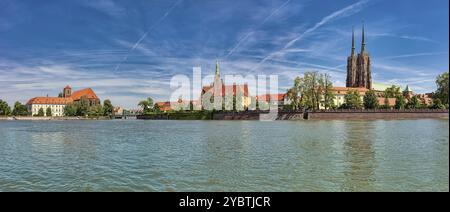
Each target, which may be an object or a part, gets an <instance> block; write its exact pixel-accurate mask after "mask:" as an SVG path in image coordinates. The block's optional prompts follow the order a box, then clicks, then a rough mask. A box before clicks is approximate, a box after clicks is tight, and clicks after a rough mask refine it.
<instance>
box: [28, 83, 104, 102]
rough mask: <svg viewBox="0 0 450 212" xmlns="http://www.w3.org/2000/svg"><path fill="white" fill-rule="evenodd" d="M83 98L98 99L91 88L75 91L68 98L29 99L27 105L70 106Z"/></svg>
mask: <svg viewBox="0 0 450 212" xmlns="http://www.w3.org/2000/svg"><path fill="white" fill-rule="evenodd" d="M66 88H70V86H66ZM83 96H85V97H86V98H88V99H96V100H98V99H99V98H98V97H97V95H96V94H95V92H94V91H93V90H92V89H91V88H86V89H83V90H79V91H75V92H74V93H72V95H71V96H70V97H67V98H64V97H35V98H32V99H30V100H29V101H28V102H27V105H31V104H49V105H50V104H70V103H72V102H74V101H78V100H80V99H81V97H83Z"/></svg>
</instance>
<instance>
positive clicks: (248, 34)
mask: <svg viewBox="0 0 450 212" xmlns="http://www.w3.org/2000/svg"><path fill="white" fill-rule="evenodd" d="M290 1H291V0H287V1H286V2H284V3H283V4H282V5H281V6H280V7H278V8H277V9H276V10H274V11H273V12H272V13H270V15H269V16H267V17H266V18H265V19H264V20H263V21H262V22H261V23H260V24H258V25H257V26H256V27H255V28H254V29H256V28H259V27H261V26H262V25H264V24H265V23H266V22H267V21H268V20H269V19H270V18H272V16H273V15H275V14H276V13H277V12H278V11H279V10H281V9H283V7H285V6H286V5H287V4H288V3H289V2H290ZM253 33H254V30H252V31H250V32H248V33H247V34H246V35H245V36H244V37H242V38H241V39H240V40H239V41H238V43H237V44H236V45H235V46H234V47H233V48H232V49H231V50H230V51H229V52H228V54H227V55H226V56H225V59H226V58H228V57H229V56H231V55H232V54H233V53H234V51H235V50H236V49H237V48H239V46H240V45H241V43H242V42H243V41H245V40H247V38H248V37H250V36H251V35H252V34H253Z"/></svg>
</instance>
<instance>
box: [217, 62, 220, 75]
mask: <svg viewBox="0 0 450 212" xmlns="http://www.w3.org/2000/svg"><path fill="white" fill-rule="evenodd" d="M216 77H220V67H219V59H216Z"/></svg>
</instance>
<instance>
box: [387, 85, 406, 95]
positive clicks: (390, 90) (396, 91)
mask: <svg viewBox="0 0 450 212" xmlns="http://www.w3.org/2000/svg"><path fill="white" fill-rule="evenodd" d="M401 95H402V92H401V91H400V87H398V86H395V85H392V86H391V87H389V88H386V90H385V91H384V97H386V98H396V97H397V96H401Z"/></svg>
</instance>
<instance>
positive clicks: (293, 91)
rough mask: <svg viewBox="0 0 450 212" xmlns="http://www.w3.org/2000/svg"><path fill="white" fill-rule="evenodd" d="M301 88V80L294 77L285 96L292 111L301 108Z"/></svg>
mask: <svg viewBox="0 0 450 212" xmlns="http://www.w3.org/2000/svg"><path fill="white" fill-rule="evenodd" d="M303 88H304V86H303V78H301V77H296V78H295V80H294V86H293V87H292V88H290V89H289V90H288V91H287V96H288V99H289V101H290V102H291V105H292V109H293V110H298V109H300V108H301V107H302V106H303V105H302V97H304V95H301V94H302V93H303ZM257 104H258V103H257ZM257 108H258V109H259V105H257Z"/></svg>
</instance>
